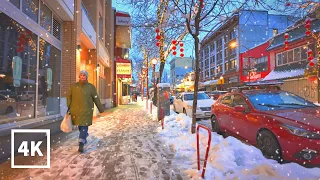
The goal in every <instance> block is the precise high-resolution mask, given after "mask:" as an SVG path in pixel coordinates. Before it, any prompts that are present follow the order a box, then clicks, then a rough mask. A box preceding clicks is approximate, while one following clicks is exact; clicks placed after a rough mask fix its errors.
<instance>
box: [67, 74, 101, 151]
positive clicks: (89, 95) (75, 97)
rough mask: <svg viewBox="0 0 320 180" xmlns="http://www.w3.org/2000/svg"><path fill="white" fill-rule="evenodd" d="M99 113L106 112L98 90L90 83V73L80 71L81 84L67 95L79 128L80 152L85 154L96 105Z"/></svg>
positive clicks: (73, 118)
mask: <svg viewBox="0 0 320 180" xmlns="http://www.w3.org/2000/svg"><path fill="white" fill-rule="evenodd" d="M93 103H94V104H96V106H97V107H98V109H99V112H100V113H102V112H103V111H104V107H103V106H102V104H101V102H100V98H99V96H98V94H97V90H96V88H95V87H94V85H92V84H90V83H89V82H88V72H87V71H86V70H82V71H80V75H79V82H77V83H75V84H73V85H71V87H70V88H69V91H68V94H67V105H68V106H69V109H70V110H69V112H70V114H71V119H72V123H73V125H76V126H78V127H79V132H80V135H79V150H78V151H79V152H83V146H84V144H86V143H87V137H88V136H89V134H88V126H90V125H92V117H93V109H94V104H93Z"/></svg>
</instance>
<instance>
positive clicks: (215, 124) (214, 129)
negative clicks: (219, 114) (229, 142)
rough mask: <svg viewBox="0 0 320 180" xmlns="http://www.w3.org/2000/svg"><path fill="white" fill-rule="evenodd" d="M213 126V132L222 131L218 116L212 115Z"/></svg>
mask: <svg viewBox="0 0 320 180" xmlns="http://www.w3.org/2000/svg"><path fill="white" fill-rule="evenodd" d="M211 126H212V131H213V132H216V133H220V126H219V122H218V120H217V118H216V116H212V117H211Z"/></svg>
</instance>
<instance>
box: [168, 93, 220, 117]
mask: <svg viewBox="0 0 320 180" xmlns="http://www.w3.org/2000/svg"><path fill="white" fill-rule="evenodd" d="M193 96H194V93H193V92H184V93H182V94H180V95H178V96H176V98H175V99H174V101H173V109H174V111H175V112H179V113H184V114H186V115H188V116H190V117H191V115H192V105H193ZM214 103H215V101H214V100H212V99H211V98H210V97H209V96H208V95H207V94H206V93H204V92H198V101H197V105H198V107H197V111H196V117H197V118H210V116H211V106H212V104H214Z"/></svg>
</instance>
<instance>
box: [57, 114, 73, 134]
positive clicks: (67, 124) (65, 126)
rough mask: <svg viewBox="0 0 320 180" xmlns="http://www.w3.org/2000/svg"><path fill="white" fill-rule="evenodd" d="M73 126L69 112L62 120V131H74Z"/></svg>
mask: <svg viewBox="0 0 320 180" xmlns="http://www.w3.org/2000/svg"><path fill="white" fill-rule="evenodd" d="M72 127H73V125H72V120H71V116H70V115H69V114H68V113H67V114H66V115H65V116H64V119H63V120H62V122H61V125H60V129H61V131H62V132H65V133H69V132H71V131H72Z"/></svg>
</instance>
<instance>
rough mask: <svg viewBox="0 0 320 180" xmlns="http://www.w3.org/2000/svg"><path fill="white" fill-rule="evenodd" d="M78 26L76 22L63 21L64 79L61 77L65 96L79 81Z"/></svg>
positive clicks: (62, 92)
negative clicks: (77, 55) (77, 66)
mask: <svg viewBox="0 0 320 180" xmlns="http://www.w3.org/2000/svg"><path fill="white" fill-rule="evenodd" d="M75 29H76V26H75V22H70V21H67V22H64V23H63V40H62V70H61V73H62V79H61V96H62V97H65V96H66V93H67V91H68V89H69V87H70V85H71V84H73V83H75V82H76V81H77V73H78V72H77V68H76V46H77V43H76V32H75Z"/></svg>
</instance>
